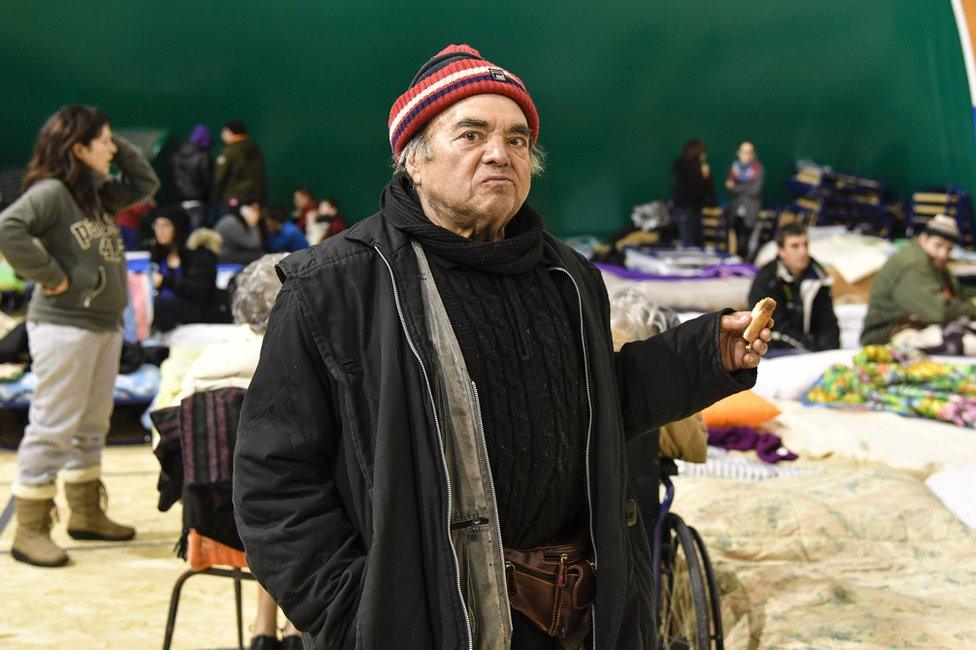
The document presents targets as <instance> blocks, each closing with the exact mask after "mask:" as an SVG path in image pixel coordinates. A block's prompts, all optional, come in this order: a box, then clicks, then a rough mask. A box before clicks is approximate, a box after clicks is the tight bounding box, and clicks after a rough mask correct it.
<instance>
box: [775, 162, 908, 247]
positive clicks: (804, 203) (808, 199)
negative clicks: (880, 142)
mask: <svg viewBox="0 0 976 650" xmlns="http://www.w3.org/2000/svg"><path fill="white" fill-rule="evenodd" d="M787 186H788V188H789V190H790V192H791V193H792V194H793V195H794V196H795V197H796V199H795V201H794V203H793V205H792V206H790V211H791V212H794V213H796V214H797V215H798V216H799V219H798V220H799V221H800V222H801V223H806V224H807V225H818V226H833V225H843V226H845V227H846V228H847V229H848V230H857V231H859V232H862V233H865V234H870V235H876V236H879V237H886V238H889V239H890V238H891V237H892V236H893V235H894V233H895V228H896V225H897V224H896V221H897V215H898V213H899V211H898V209H897V207H896V204H895V202H894V201H892V200H891V199H892V197H891V193H890V191H889V189H888V186H887V185H886V184H885V183H882V182H881V181H877V180H873V179H869V178H861V177H858V176H851V175H849V174H841V173H838V172H834V171H832V170H831V169H830V168H829V167H822V166H819V165H815V164H813V163H809V162H802V161H801V162H798V163H797V165H796V174H795V175H794V176H793V177H792V178H791V179H790V180H789V181H788V183H787Z"/></svg>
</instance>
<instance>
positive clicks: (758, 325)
mask: <svg viewBox="0 0 976 650" xmlns="http://www.w3.org/2000/svg"><path fill="white" fill-rule="evenodd" d="M775 309H776V301H775V300H773V299H772V298H763V299H762V300H760V301H759V302H757V303H756V306H755V307H753V308H752V322H750V323H749V326H748V327H746V331H745V332H743V333H742V338H744V339H745V340H747V341H749V343H752V342H753V341H755V340H756V339H757V338H759V332H761V331H762V330H763V328H764V327H766V324H767V323H768V322H769V319H770V318H772V317H773V311H774V310H775Z"/></svg>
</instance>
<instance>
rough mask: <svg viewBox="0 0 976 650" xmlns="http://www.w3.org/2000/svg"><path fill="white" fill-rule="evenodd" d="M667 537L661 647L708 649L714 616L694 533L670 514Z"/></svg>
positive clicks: (664, 649) (669, 649)
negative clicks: (712, 615)
mask: <svg viewBox="0 0 976 650" xmlns="http://www.w3.org/2000/svg"><path fill="white" fill-rule="evenodd" d="M663 537H664V538H663V539H662V540H661V545H662V546H661V567H660V568H661V593H660V601H659V602H660V605H659V607H660V609H659V610H658V647H659V648H661V649H662V650H685V649H688V650H708V649H709V648H710V647H711V638H710V631H711V625H710V618H711V615H710V611H709V604H708V596H707V594H706V589H707V587H706V585H705V575H704V573H703V571H702V566H701V562H700V560H699V556H698V548H697V546H696V545H695V539H694V536H693V534H692V532H691V529H690V528H689V527H688V525H687V524H685V522H684V521H683V520H682V519H681V517H679V516H678V515H676V514H674V513H668V515H667V518H666V519H665V522H664V531H663Z"/></svg>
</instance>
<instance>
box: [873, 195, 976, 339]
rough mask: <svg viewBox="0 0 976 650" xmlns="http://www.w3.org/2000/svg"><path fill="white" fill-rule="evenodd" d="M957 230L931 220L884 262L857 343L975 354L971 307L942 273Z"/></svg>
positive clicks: (950, 222)
mask: <svg viewBox="0 0 976 650" xmlns="http://www.w3.org/2000/svg"><path fill="white" fill-rule="evenodd" d="M958 242H959V226H958V225H957V224H956V221H955V219H952V218H951V217H948V216H946V215H941V214H940V215H937V216H935V217H933V218H932V219H931V220H930V221H929V222H928V223H927V224H926V225H925V228H924V229H923V230H922V232H920V233H919V234H918V236H916V237H915V239H914V241H912V242H911V243H909V244H908V246H906V247H905V248H903V249H902V250H900V251H898V252H897V253H895V254H894V255H892V256H891V258H890V259H889V260H888V261H887V262H885V265H884V266H883V267H881V270H880V271H878V276H877V277H876V278H875V280H874V285H873V286H872V287H871V298H870V302H869V303H868V315H867V317H866V318H865V319H864V331H863V332H862V333H861V344H862V345H869V344H872V343H887V342H889V341H893V342H896V343H905V344H908V345H911V346H913V347H917V348H919V349H921V350H924V351H926V352H930V353H939V354H970V355H971V354H976V335H974V334H973V333H972V332H971V331H970V330H971V329H972V324H973V323H972V319H973V318H976V303H974V302H973V294H972V292H970V291H968V290H966V289H963V288H962V286H960V284H959V280H958V278H956V276H955V275H954V274H953V273H952V271H950V270H949V269H948V268H947V264H948V262H949V256H950V254H951V253H952V249H953V247H954V246H955V245H956V244H957V243H958Z"/></svg>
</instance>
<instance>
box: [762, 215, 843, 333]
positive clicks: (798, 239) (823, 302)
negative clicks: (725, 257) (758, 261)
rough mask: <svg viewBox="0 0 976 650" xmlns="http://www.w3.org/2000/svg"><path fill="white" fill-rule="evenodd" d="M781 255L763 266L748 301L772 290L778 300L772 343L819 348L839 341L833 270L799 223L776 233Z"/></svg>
mask: <svg viewBox="0 0 976 650" xmlns="http://www.w3.org/2000/svg"><path fill="white" fill-rule="evenodd" d="M776 246H777V257H776V259H775V260H773V261H772V262H770V263H769V264H767V265H766V266H764V267H762V268H761V269H760V270H759V273H758V274H757V275H756V279H755V280H754V281H753V283H752V288H751V289H750V290H749V304H755V303H757V302H759V301H760V300H762V299H763V298H764V297H766V296H768V297H770V298H772V299H774V300H775V301H776V311H775V312H773V318H774V319H775V320H776V331H775V332H773V340H772V341H770V343H769V346H770V347H771V348H780V349H789V350H797V351H800V352H818V351H820V350H835V349H837V348H839V347H840V327H838V325H837V315H836V314H834V297H833V295H832V294H831V292H830V284H831V281H830V276H829V275H827V272H826V271H825V270H824V268H823V267H822V266H820V264H819V263H818V262H817V261H816V260H815V259H813V258H811V257H810V249H809V238H808V236H807V231H806V229H805V228H804V227H803V226H801V225H800V224H796V223H791V224H787V225H785V226H783V227H782V228H780V229H779V231H778V232H777V233H776Z"/></svg>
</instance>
